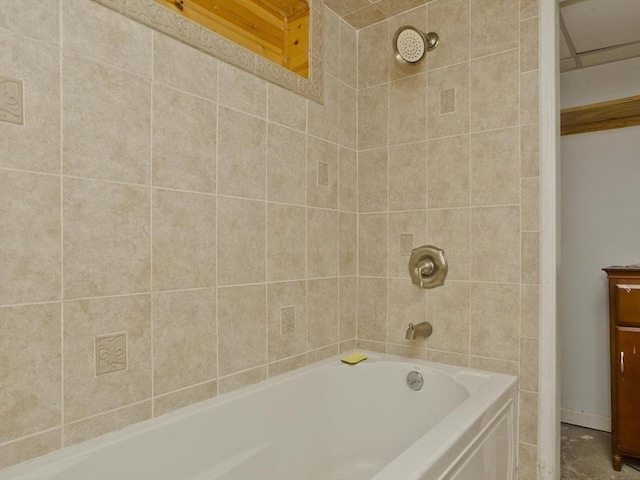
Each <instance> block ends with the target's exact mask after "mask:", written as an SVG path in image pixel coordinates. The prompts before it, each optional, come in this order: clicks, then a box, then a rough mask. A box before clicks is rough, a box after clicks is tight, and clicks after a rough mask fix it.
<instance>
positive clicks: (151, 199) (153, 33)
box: [127, 30, 157, 418]
mask: <svg viewBox="0 0 640 480" xmlns="http://www.w3.org/2000/svg"><path fill="white" fill-rule="evenodd" d="M156 35H157V33H156V31H155V30H152V31H151V52H150V54H151V67H150V68H151V72H150V73H151V82H150V83H151V84H150V92H149V100H150V102H149V290H150V291H151V298H150V302H149V303H150V304H149V315H150V318H149V336H150V343H151V345H150V355H151V359H150V360H151V361H150V364H151V418H155V416H156V400H155V383H156V382H155V355H154V353H155V343H156V342H155V338H154V334H155V328H154V327H155V322H154V320H155V318H154V313H155V312H154V309H153V306H154V303H155V302H154V297H155V295H154V293H153V288H154V286H153V276H154V275H153V204H154V195H153V193H154V190H153V153H154V151H153V129H154V121H153V117H154V109H153V101H154V96H155V89H154V86H155V84H154V81H155V64H154V61H155V59H154V56H155V55H154V54H155V44H156V41H155V40H156ZM128 353H129V349H128V348H127V360H129V359H128Z"/></svg>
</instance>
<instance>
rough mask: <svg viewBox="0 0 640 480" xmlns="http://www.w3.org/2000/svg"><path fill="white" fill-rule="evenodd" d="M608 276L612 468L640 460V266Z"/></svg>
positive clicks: (614, 269) (613, 270)
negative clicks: (629, 459) (625, 459)
mask: <svg viewBox="0 0 640 480" xmlns="http://www.w3.org/2000/svg"><path fill="white" fill-rule="evenodd" d="M604 271H605V272H607V275H608V277H609V332H610V335H609V339H610V352H611V442H612V454H613V459H612V460H613V469H614V470H617V471H620V469H621V468H622V457H623V456H630V457H637V458H640V264H638V265H630V266H626V267H608V268H605V269H604Z"/></svg>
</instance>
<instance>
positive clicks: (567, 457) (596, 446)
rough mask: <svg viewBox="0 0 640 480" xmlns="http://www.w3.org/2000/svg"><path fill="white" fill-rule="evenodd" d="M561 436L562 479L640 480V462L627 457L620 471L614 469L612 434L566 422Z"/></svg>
mask: <svg viewBox="0 0 640 480" xmlns="http://www.w3.org/2000/svg"><path fill="white" fill-rule="evenodd" d="M561 435H562V447H561V460H560V462H561V475H562V476H561V480H574V479H579V480H587V479H589V480H640V461H635V462H634V460H633V459H629V458H628V457H625V464H624V465H623V467H622V470H621V471H620V472H616V471H615V470H614V469H613V468H612V467H611V434H610V433H607V432H601V431H599V430H591V429H589V428H584V427H579V426H576V425H569V424H567V423H563V424H562V433H561ZM632 462H633V465H634V466H635V468H634V467H633V466H631V464H632Z"/></svg>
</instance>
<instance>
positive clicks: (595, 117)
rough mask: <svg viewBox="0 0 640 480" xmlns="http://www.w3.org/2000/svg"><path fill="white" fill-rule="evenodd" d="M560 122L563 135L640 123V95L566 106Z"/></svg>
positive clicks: (561, 113)
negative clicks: (577, 105) (578, 105)
mask: <svg viewBox="0 0 640 480" xmlns="http://www.w3.org/2000/svg"><path fill="white" fill-rule="evenodd" d="M560 124H561V127H560V133H561V134H562V135H573V134H576V133H585V132H595V131H598V130H609V129H612V128H622V127H631V126H634V125H640V95H635V96H633V97H626V98H619V99H617V100H610V101H608V102H600V103H592V104H589V105H582V106H580V107H571V108H565V109H563V110H562V111H561V112H560Z"/></svg>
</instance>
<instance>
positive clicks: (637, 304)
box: [616, 283, 640, 326]
mask: <svg viewBox="0 0 640 480" xmlns="http://www.w3.org/2000/svg"><path fill="white" fill-rule="evenodd" d="M616 309H617V311H618V312H617V313H618V318H617V323H618V324H629V325H638V326H640V285H635V284H631V283H629V284H624V283H619V284H617V285H616Z"/></svg>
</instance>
